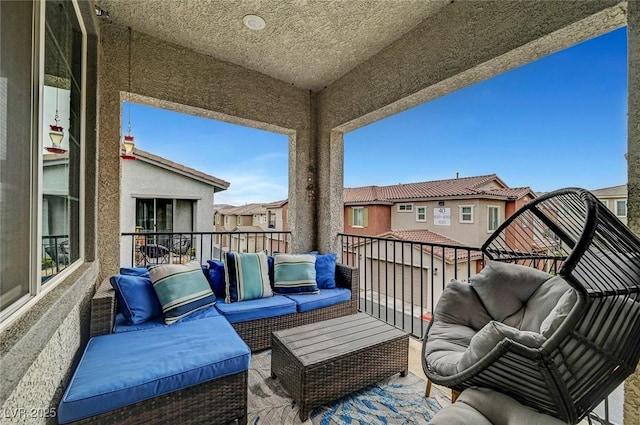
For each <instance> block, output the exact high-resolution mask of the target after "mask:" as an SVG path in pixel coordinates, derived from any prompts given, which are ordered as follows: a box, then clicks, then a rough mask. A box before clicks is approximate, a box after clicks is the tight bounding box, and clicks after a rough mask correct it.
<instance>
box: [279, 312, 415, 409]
mask: <svg viewBox="0 0 640 425" xmlns="http://www.w3.org/2000/svg"><path fill="white" fill-rule="evenodd" d="M271 348H272V356H271V376H272V377H274V378H276V377H277V378H278V379H279V380H280V382H281V383H282V386H283V387H284V388H285V389H286V390H287V391H288V392H289V395H291V397H293V399H294V400H295V401H296V402H297V403H298V406H299V408H300V419H302V421H306V420H307V419H308V418H309V413H311V411H312V410H313V409H314V408H316V407H319V406H322V405H323V404H325V403H328V402H330V401H334V400H336V399H338V398H340V397H342V396H344V395H347V394H349V393H352V392H354V391H357V390H359V389H362V388H364V387H366V386H368V385H371V384H374V383H376V382H379V381H381V380H383V379H385V378H388V377H389V376H392V375H394V374H396V373H400V374H401V376H405V375H406V374H407V369H408V357H409V335H408V334H406V333H404V332H402V331H400V330H398V329H396V328H394V327H393V326H390V325H388V324H386V323H384V322H382V321H381V320H378V319H375V318H373V317H371V316H369V315H368V314H364V313H358V314H354V315H351V316H344V317H339V318H336V319H331V320H325V321H323V322H318V323H314V324H311V325H304V326H299V327H297V328H292V329H287V330H284V331H277V332H274V333H273V341H272V344H271Z"/></svg>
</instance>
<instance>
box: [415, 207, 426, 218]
mask: <svg viewBox="0 0 640 425" xmlns="http://www.w3.org/2000/svg"><path fill="white" fill-rule="evenodd" d="M416 221H427V207H417V208H416Z"/></svg>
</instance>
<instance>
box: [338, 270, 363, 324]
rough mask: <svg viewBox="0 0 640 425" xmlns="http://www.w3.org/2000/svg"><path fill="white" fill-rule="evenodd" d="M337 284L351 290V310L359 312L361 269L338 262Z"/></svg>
mask: <svg viewBox="0 0 640 425" xmlns="http://www.w3.org/2000/svg"><path fill="white" fill-rule="evenodd" d="M336 286H337V287H338V288H347V289H349V290H350V291H351V301H350V302H351V306H350V308H351V310H352V313H353V314H355V313H357V312H358V296H359V295H360V269H358V268H357V267H353V266H348V265H346V264H341V263H337V264H336Z"/></svg>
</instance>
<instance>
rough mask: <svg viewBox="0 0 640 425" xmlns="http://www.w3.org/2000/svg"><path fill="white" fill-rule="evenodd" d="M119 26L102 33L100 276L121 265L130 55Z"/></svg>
mask: <svg viewBox="0 0 640 425" xmlns="http://www.w3.org/2000/svg"><path fill="white" fill-rule="evenodd" d="M118 29H119V28H118V27H110V28H109V31H104V27H103V31H102V33H101V38H102V43H101V45H100V46H101V48H100V68H101V69H100V72H99V74H98V75H99V82H98V85H99V88H100V95H99V107H100V126H99V136H98V139H99V140H100V143H99V146H100V149H98V152H97V161H98V200H97V203H98V213H97V215H98V217H97V222H98V228H97V233H98V236H97V238H98V258H100V279H101V280H102V279H104V278H105V277H107V276H109V275H111V274H114V273H117V272H118V270H119V268H120V173H121V170H120V128H121V123H120V91H119V87H124V85H125V80H123V78H122V76H123V75H127V74H126V73H123V72H122V71H121V70H120V67H121V66H122V64H123V63H125V64H126V61H124V59H123V55H126V54H127V45H126V44H125V43H123V40H125V41H126V40H127V38H126V37H125V35H124V34H120V36H117V31H118Z"/></svg>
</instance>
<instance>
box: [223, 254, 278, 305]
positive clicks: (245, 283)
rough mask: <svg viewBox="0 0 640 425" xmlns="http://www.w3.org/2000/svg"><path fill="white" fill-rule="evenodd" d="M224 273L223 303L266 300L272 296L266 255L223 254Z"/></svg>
mask: <svg viewBox="0 0 640 425" xmlns="http://www.w3.org/2000/svg"><path fill="white" fill-rule="evenodd" d="M224 259H225V261H224V273H225V281H226V297H225V303H227V304H228V303H234V302H238V301H244V300H253V299H257V298H266V297H270V296H272V295H273V291H271V285H270V284H269V266H268V260H267V254H265V253H264V252H257V253H242V254H240V253H235V252H228V253H226V254H225V258H224Z"/></svg>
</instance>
